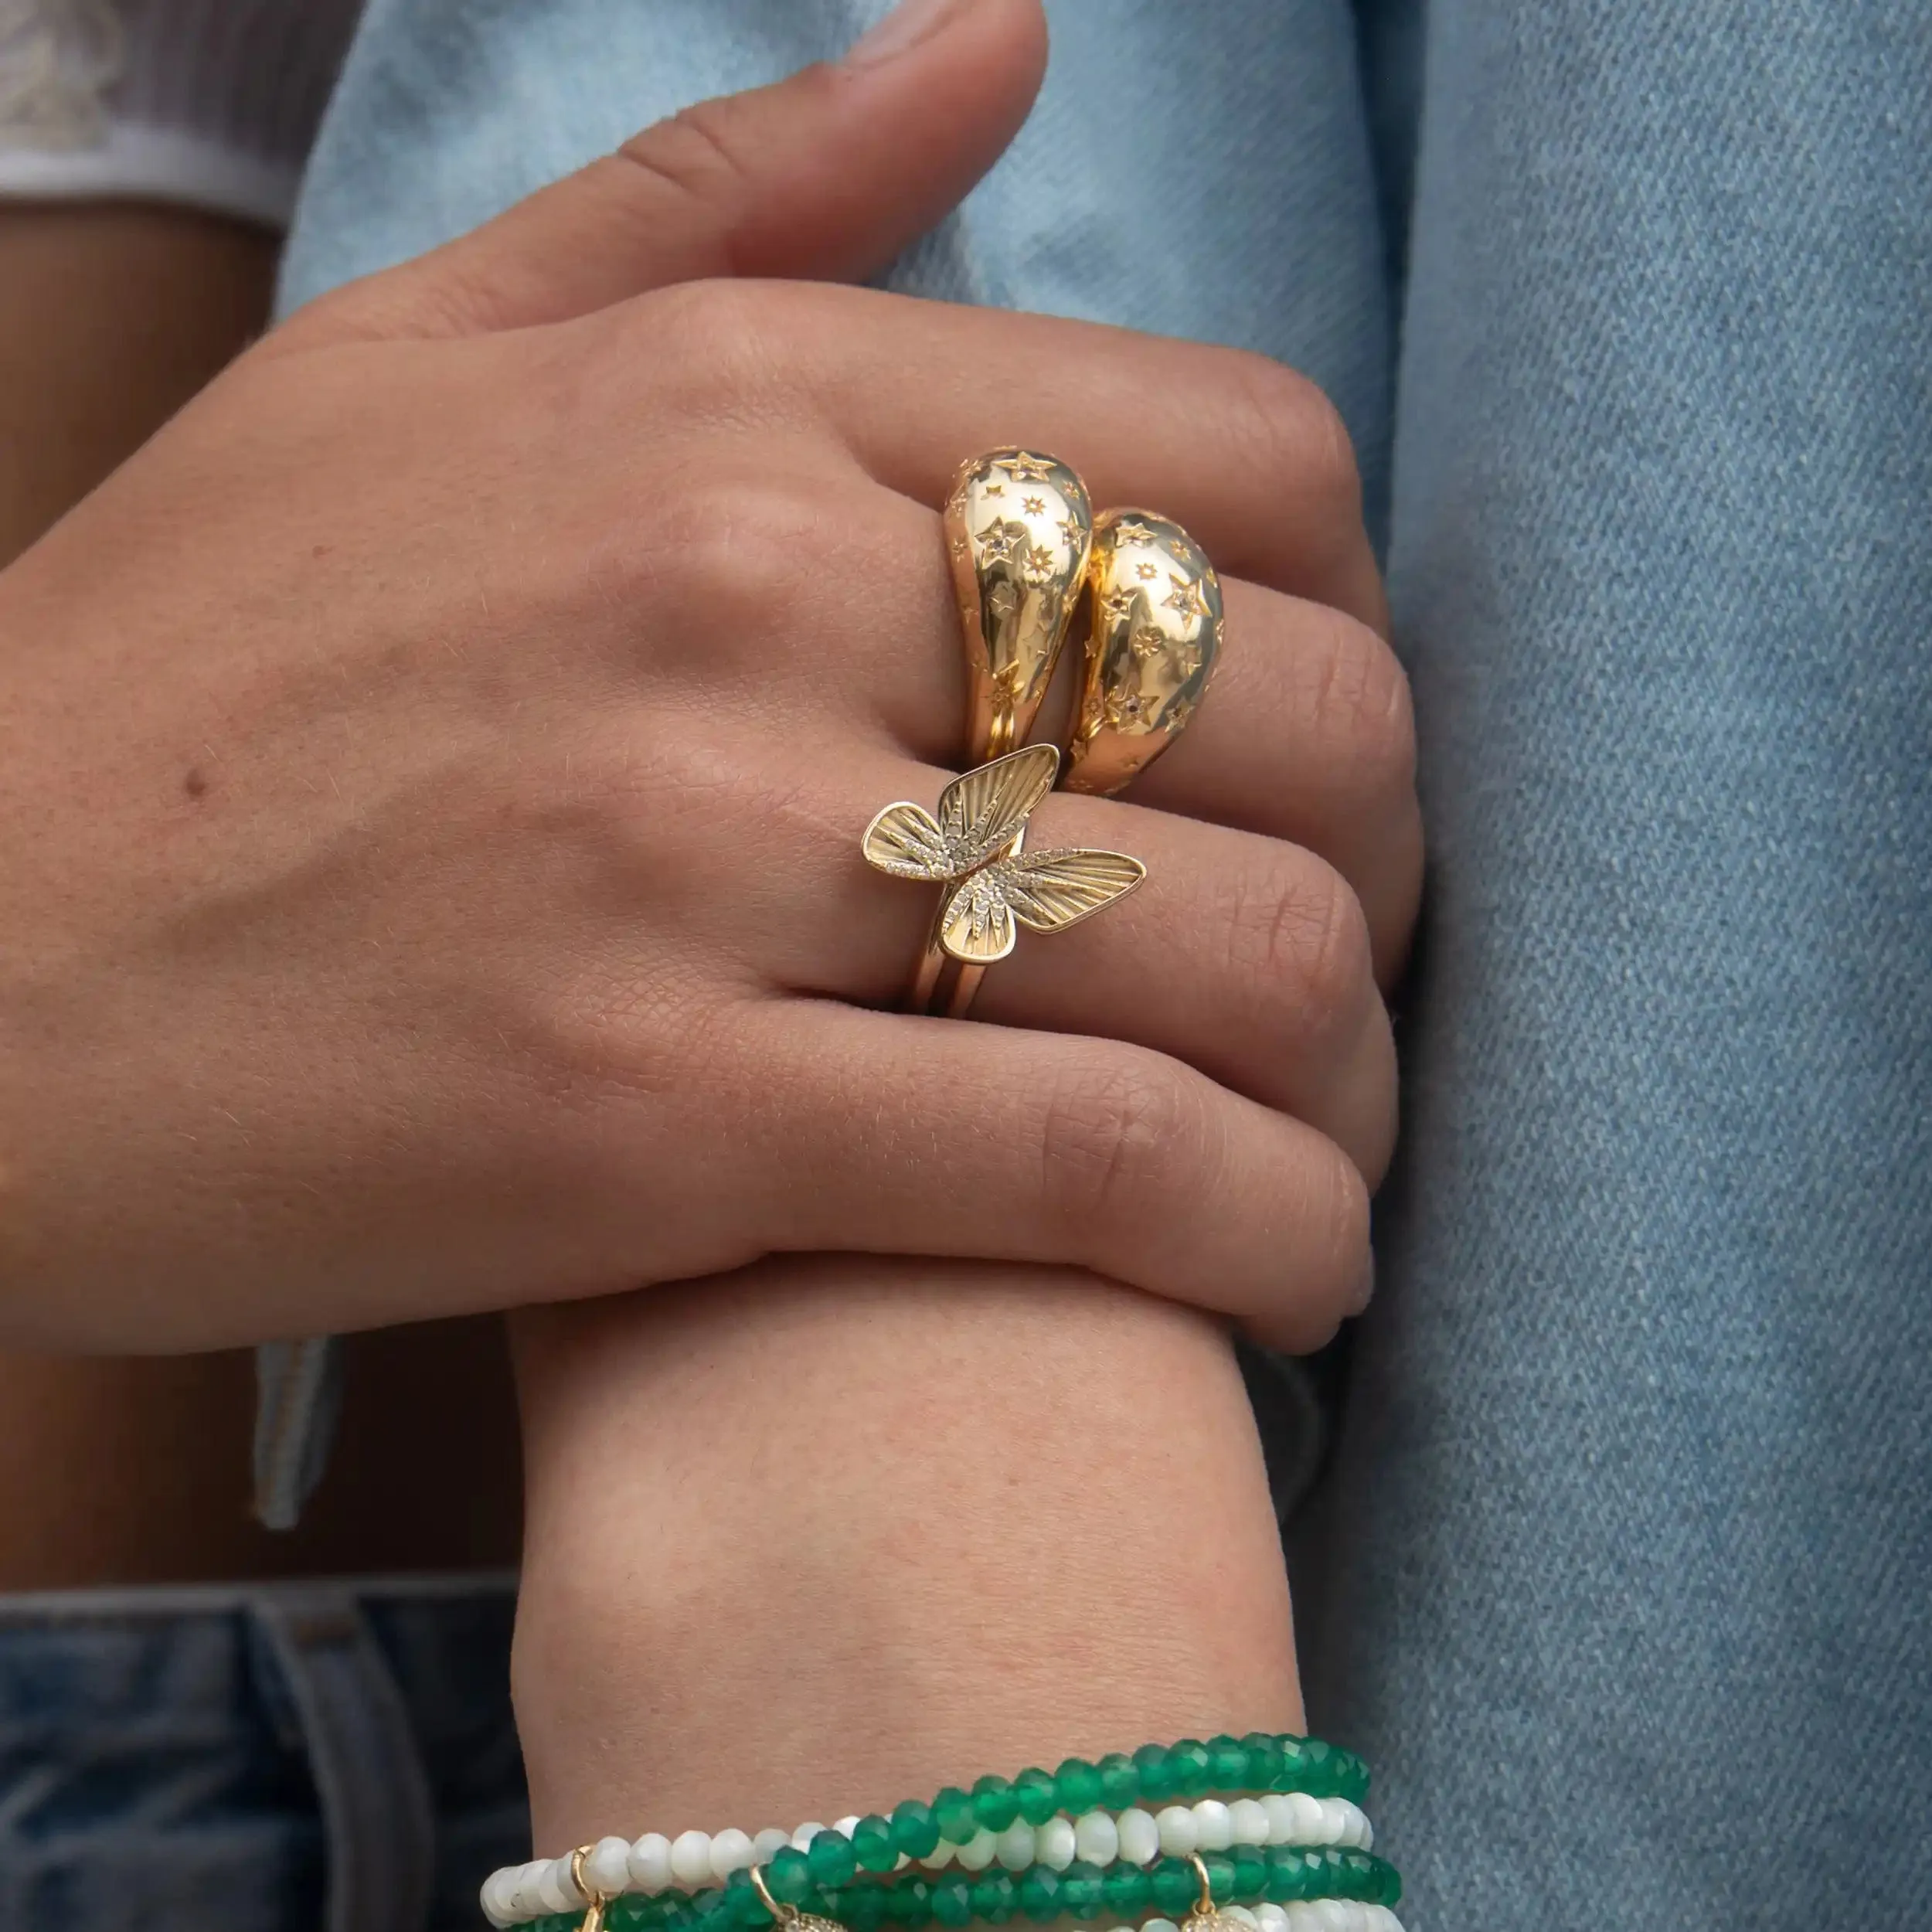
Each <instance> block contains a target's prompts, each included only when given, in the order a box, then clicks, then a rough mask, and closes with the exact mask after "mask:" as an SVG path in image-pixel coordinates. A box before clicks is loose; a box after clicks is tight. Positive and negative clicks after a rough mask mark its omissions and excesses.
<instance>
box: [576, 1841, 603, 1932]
mask: <svg viewBox="0 0 1932 1932" xmlns="http://www.w3.org/2000/svg"><path fill="white" fill-rule="evenodd" d="M596 1849H597V1847H596V1846H595V1845H579V1846H578V1847H577V1849H576V1850H575V1851H574V1852H572V1853H571V1854H570V1883H572V1884H573V1885H574V1886H576V1887H577V1890H578V1891H579V1892H580V1893H582V1894H583V1898H584V1900H585V1901H586V1903H587V1904H588V1906H589V1907H590V1910H588V1911H587V1912H586V1913H584V1915H583V1923H582V1924H581V1925H580V1926H579V1927H577V1932H604V1907H605V1906H607V1905H608V1904H609V1903H611V1895H610V1894H609V1893H607V1892H600V1891H598V1890H597V1889H596V1887H595V1886H593V1885H592V1884H591V1883H590V1880H589V1879H587V1878H586V1877H585V1876H584V1872H583V1862H584V1860H585V1859H587V1858H588V1857H589V1856H590V1854H591V1853H592V1852H594V1851H595V1850H596Z"/></svg>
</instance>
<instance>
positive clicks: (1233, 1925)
mask: <svg viewBox="0 0 1932 1932" xmlns="http://www.w3.org/2000/svg"><path fill="white" fill-rule="evenodd" d="M1187 1862H1188V1863H1189V1864H1190V1865H1191V1866H1193V1867H1194V1876H1195V1877H1196V1879H1199V1882H1200V1886H1201V1896H1199V1898H1198V1899H1197V1900H1195V1902H1194V1910H1192V1912H1190V1913H1189V1914H1188V1915H1187V1917H1185V1919H1183V1920H1182V1921H1181V1932H1247V1927H1246V1926H1245V1925H1243V1923H1242V1922H1241V1921H1240V1920H1239V1919H1237V1918H1236V1917H1234V1916H1233V1914H1232V1913H1227V1912H1223V1910H1221V1908H1220V1907H1219V1906H1218V1905H1216V1903H1214V1888H1213V1886H1211V1885H1209V1883H1208V1869H1207V1866H1206V1862H1205V1861H1204V1860H1203V1859H1202V1856H1201V1855H1200V1853H1199V1852H1189V1854H1188V1861H1187Z"/></svg>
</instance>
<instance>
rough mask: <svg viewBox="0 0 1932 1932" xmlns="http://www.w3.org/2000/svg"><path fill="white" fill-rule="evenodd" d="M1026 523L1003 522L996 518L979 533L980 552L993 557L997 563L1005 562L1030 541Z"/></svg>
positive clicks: (984, 555)
mask: <svg viewBox="0 0 1932 1932" xmlns="http://www.w3.org/2000/svg"><path fill="white" fill-rule="evenodd" d="M978 541H979V553H980V555H981V556H982V557H991V558H992V559H993V560H994V561H995V562H996V563H1005V561H1006V560H1008V559H1009V558H1010V557H1012V556H1014V555H1015V554H1016V553H1018V552H1019V550H1021V549H1023V548H1024V547H1025V546H1026V544H1027V543H1028V542H1029V534H1028V532H1027V528H1026V525H1025V524H1024V523H1007V522H1001V521H1000V520H999V519H997V518H995V519H994V521H993V522H991V523H989V524H988V525H987V526H986V527H985V529H983V530H981V532H980V533H979V539H978Z"/></svg>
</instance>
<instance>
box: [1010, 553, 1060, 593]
mask: <svg viewBox="0 0 1932 1932" xmlns="http://www.w3.org/2000/svg"><path fill="white" fill-rule="evenodd" d="M1058 561H1059V560H1058V558H1057V557H1056V555H1055V553H1054V552H1053V549H1052V547H1051V546H1049V545H1047V544H1045V543H1036V544H1035V545H1033V546H1032V548H1031V549H1029V550H1028V551H1027V553H1026V556H1024V557H1022V559H1021V560H1020V568H1021V569H1022V570H1023V571H1024V572H1025V573H1026V581H1027V582H1028V583H1032V584H1041V583H1051V582H1052V581H1053V571H1054V566H1055V564H1056V563H1057V562H1058Z"/></svg>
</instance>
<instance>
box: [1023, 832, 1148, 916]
mask: <svg viewBox="0 0 1932 1932" xmlns="http://www.w3.org/2000/svg"><path fill="white" fill-rule="evenodd" d="M988 871H989V872H996V873H997V874H998V889H999V892H1000V896H1002V898H1003V899H1004V900H1005V902H1006V903H1007V904H1008V905H1009V906H1010V907H1011V908H1012V913H1013V917H1015V919H1017V920H1019V922H1020V923H1021V924H1022V925H1023V926H1030V927H1032V929H1033V930H1034V931H1035V932H1036V933H1057V932H1061V931H1063V930H1065V929H1066V927H1069V926H1077V925H1078V924H1079V923H1080V921H1081V920H1083V919H1090V918H1091V917H1093V916H1094V913H1097V912H1099V911H1100V910H1102V908H1103V907H1105V906H1111V905H1112V904H1113V903H1114V900H1117V899H1124V898H1125V897H1126V896H1127V895H1128V893H1131V891H1132V890H1133V889H1134V887H1135V886H1138V885H1139V883H1141V880H1142V879H1145V877H1146V876H1147V868H1146V867H1145V866H1144V865H1142V864H1141V862H1140V861H1139V860H1138V859H1130V858H1129V857H1128V855H1127V854H1126V853H1125V852H1073V851H1064V850H1063V851H1060V852H1021V853H1019V854H1016V855H1015V856H1014V857H1012V858H1011V859H1005V860H1002V862H1001V863H1000V864H998V866H989V867H988Z"/></svg>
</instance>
